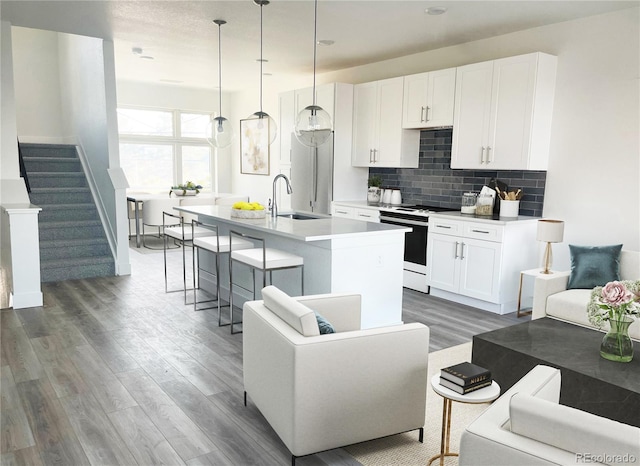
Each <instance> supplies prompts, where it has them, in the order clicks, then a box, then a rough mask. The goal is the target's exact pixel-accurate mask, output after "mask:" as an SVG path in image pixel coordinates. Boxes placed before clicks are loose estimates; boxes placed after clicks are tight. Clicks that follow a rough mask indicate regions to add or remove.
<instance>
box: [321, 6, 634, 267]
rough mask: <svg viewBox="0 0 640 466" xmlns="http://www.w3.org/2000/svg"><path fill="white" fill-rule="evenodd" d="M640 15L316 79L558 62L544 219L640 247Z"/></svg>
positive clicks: (559, 249) (561, 251) (583, 234)
mask: <svg viewBox="0 0 640 466" xmlns="http://www.w3.org/2000/svg"><path fill="white" fill-rule="evenodd" d="M639 17H640V10H639V9H638V8H632V9H627V10H621V11H618V12H615V13H609V14H604V15H598V16H593V17H589V18H584V19H579V20H575V21H568V22H564V23H559V24H556V25H551V26H545V27H540V28H535V29H530V30H526V31H521V32H517V33H513V34H508V35H504V36H500V37H495V38H492V39H486V40H481V41H476V42H470V43H466V44H462V45H458V46H454V47H447V48H444V49H440V50H436V51H433V52H426V53H421V54H415V55H411V56H407V57H402V58H399V59H394V60H387V61H384V62H380V63H374V64H371V65H366V66H359V67H355V68H350V69H345V70H341V71H337V72H333V73H326V74H323V75H322V76H319V81H320V82H323V83H324V82H333V81H341V82H351V83H359V82H367V81H372V80H376V79H382V78H388V77H393V76H401V75H406V74H411V73H416V72H420V71H429V70H434V69H441V68H446V67H451V66H458V65H462V64H466V63H474V62H479V61H484V60H489V59H494V58H501V57H506V56H511V55H518V54H522V53H528V52H533V51H541V52H547V53H550V54H553V55H557V56H558V74H557V81H556V96H555V105H554V113H553V122H552V135H551V149H550V161H549V169H548V172H547V186H546V191H545V205H544V216H545V217H553V218H558V219H563V220H564V221H565V222H566V223H565V238H564V239H565V240H564V243H563V244H561V245H556V246H554V254H555V267H554V268H557V269H568V266H569V252H568V246H567V245H568V244H569V243H571V244H583V245H598V244H619V243H623V244H624V248H625V249H630V250H635V251H638V250H640V207H639V205H640V188H639V186H640V183H639V181H638V180H639V179H640V146H639V128H640V118H639V110H640V106H639V102H640V93H639V87H640V80H639V70H640V65H639V56H640V47H639V40H640V30H639Z"/></svg>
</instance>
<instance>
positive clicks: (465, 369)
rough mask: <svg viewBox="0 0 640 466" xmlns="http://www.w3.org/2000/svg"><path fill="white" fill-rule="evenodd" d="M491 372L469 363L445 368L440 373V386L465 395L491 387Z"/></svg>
mask: <svg viewBox="0 0 640 466" xmlns="http://www.w3.org/2000/svg"><path fill="white" fill-rule="evenodd" d="M492 380H493V379H492V378H491V372H490V371H489V370H488V369H485V368H484V367H480V366H476V365H475V364H472V363H470V362H463V363H460V364H456V365H455V366H449V367H445V368H444V369H442V370H441V371H440V385H442V386H443V387H447V388H449V389H451V390H453V391H454V392H457V393H460V394H461V395H465V394H467V393H470V392H473V391H475V390H479V389H481V388H484V387H488V386H489V385H491V381H492Z"/></svg>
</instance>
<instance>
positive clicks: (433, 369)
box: [345, 342, 489, 466]
mask: <svg viewBox="0 0 640 466" xmlns="http://www.w3.org/2000/svg"><path fill="white" fill-rule="evenodd" d="M463 361H471V342H469V343H464V344H462V345H458V346H453V347H451V348H446V349H443V350H440V351H435V352H433V353H431V354H429V367H428V380H431V377H432V376H433V374H436V373H438V372H439V371H440V369H441V368H443V367H447V366H450V365H453V364H456V363H459V362H463ZM488 406H489V405H488V404H477V405H475V404H463V403H456V402H454V403H453V406H452V411H451V412H452V414H451V441H450V447H449V449H450V450H451V451H453V452H458V451H459V445H460V435H461V434H462V431H463V430H464V429H465V427H466V426H467V425H469V424H470V423H471V422H472V421H473V420H474V419H475V418H476V417H477V416H478V415H479V414H480V413H482V411H484V410H485V409H486V408H487V407H488ZM441 425H442V397H441V396H440V395H438V394H437V393H436V392H434V391H433V389H432V388H431V384H430V383H429V384H428V388H427V413H426V419H425V428H424V443H420V442H418V432H417V431H415V432H408V433H405V434H400V435H393V436H391V437H386V438H383V439H379V440H371V441H369V442H363V443H359V444H357V445H351V446H349V447H345V450H346V451H347V452H349V454H350V455H352V456H353V457H354V458H355V459H356V460H358V461H359V462H360V463H362V464H363V465H365V466H392V465H402V466H413V465H415V466H418V465H419V466H425V465H426V464H427V461H428V460H429V459H430V458H431V457H433V456H435V455H437V454H439V453H440V438H441V432H442V430H441ZM433 464H436V465H437V464H440V463H439V462H438V461H435V462H434V463H433ZM445 464H446V465H447V466H451V465H457V464H458V458H457V457H448V458H446V459H445Z"/></svg>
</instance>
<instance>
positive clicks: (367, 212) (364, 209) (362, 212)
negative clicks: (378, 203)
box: [331, 202, 380, 223]
mask: <svg viewBox="0 0 640 466" xmlns="http://www.w3.org/2000/svg"><path fill="white" fill-rule="evenodd" d="M360 204H361V203H356V202H354V203H352V204H350V203H344V204H342V203H339V202H334V203H333V204H332V205H331V215H333V216H334V217H341V218H351V219H354V220H364V221H365V222H374V223H380V209H378V208H377V207H369V206H362V205H360Z"/></svg>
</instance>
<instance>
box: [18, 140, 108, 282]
mask: <svg viewBox="0 0 640 466" xmlns="http://www.w3.org/2000/svg"><path fill="white" fill-rule="evenodd" d="M20 150H21V152H22V156H23V158H24V164H25V168H26V171H27V176H28V177H29V184H30V185H31V193H30V195H29V196H30V198H31V203H32V204H35V205H37V206H39V207H41V208H42V212H40V215H39V216H38V228H39V233H40V274H41V280H42V282H57V281H62V280H73V279H78V278H90V277H105V276H113V275H115V263H114V259H113V255H112V254H111V249H110V248H109V243H108V242H107V238H106V235H105V232H104V228H103V226H102V222H101V221H100V216H99V215H98V210H97V208H96V206H95V203H94V202H93V197H92V196H91V190H90V189H89V186H88V184H87V179H86V176H85V174H84V171H83V170H82V164H81V163H80V158H79V157H78V154H77V152H76V148H75V146H69V145H51V144H24V143H23V144H20Z"/></svg>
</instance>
